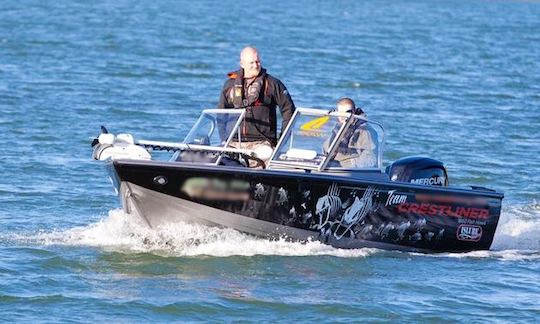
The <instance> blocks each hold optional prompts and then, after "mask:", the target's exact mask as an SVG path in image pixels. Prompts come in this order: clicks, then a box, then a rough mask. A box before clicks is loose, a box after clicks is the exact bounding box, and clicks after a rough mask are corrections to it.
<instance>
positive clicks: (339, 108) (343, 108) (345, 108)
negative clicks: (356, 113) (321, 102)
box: [336, 104, 353, 123]
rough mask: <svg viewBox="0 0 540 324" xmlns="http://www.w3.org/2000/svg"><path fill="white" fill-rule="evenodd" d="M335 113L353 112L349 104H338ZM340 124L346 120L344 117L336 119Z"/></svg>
mask: <svg viewBox="0 0 540 324" xmlns="http://www.w3.org/2000/svg"><path fill="white" fill-rule="evenodd" d="M336 108H337V109H336V111H338V112H340V113H349V114H350V113H351V112H352V111H353V107H352V106H351V105H349V104H338V105H337V107H336ZM338 119H339V121H340V122H342V123H343V122H344V121H345V120H346V119H347V118H346V117H338Z"/></svg>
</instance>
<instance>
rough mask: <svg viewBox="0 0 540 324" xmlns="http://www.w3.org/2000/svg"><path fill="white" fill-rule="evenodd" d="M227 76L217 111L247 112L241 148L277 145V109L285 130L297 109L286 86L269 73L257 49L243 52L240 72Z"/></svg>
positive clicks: (247, 49)
mask: <svg viewBox="0 0 540 324" xmlns="http://www.w3.org/2000/svg"><path fill="white" fill-rule="evenodd" d="M228 76H229V79H228V80H227V81H226V82H225V84H224V85H223V90H222V91H221V96H220V97H219V104H218V108H245V109H246V115H245V119H244V121H243V122H242V125H241V126H240V127H241V135H242V142H243V144H242V148H246V149H254V148H255V147H257V146H259V145H264V144H270V145H271V146H272V147H274V146H276V144H277V140H278V136H277V117H276V106H279V109H280V112H281V117H282V119H283V123H282V124H281V130H282V131H283V130H285V127H286V126H287V124H288V123H289V120H290V119H291V117H292V115H293V113H294V110H295V109H296V108H295V106H294V103H293V101H292V99H291V96H290V94H289V92H288V91H287V88H286V87H285V85H283V83H282V82H281V81H279V80H278V79H276V78H274V77H273V76H271V75H269V74H267V73H266V70H265V69H263V68H262V66H261V59H260V56H259V53H258V52H257V49H256V48H254V47H246V48H244V49H243V50H242V52H241V53H240V69H239V70H238V71H235V72H231V73H229V74H228Z"/></svg>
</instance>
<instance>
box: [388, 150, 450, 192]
mask: <svg viewBox="0 0 540 324" xmlns="http://www.w3.org/2000/svg"><path fill="white" fill-rule="evenodd" d="M386 173H387V174H388V176H389V177H390V180H392V181H401V182H409V183H414V184H420V185H427V186H441V187H446V186H448V173H447V172H446V168H445V167H444V165H443V164H442V162H441V161H437V160H434V159H431V158H427V157H417V156H413V157H406V158H402V159H399V160H397V161H395V162H394V163H392V164H391V165H390V166H388V167H387V168H386Z"/></svg>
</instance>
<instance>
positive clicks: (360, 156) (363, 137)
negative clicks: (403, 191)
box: [328, 98, 377, 168]
mask: <svg viewBox="0 0 540 324" xmlns="http://www.w3.org/2000/svg"><path fill="white" fill-rule="evenodd" d="M336 111H338V112H343V113H351V114H355V115H359V116H361V117H363V118H367V115H366V114H365V113H364V111H363V110H362V109H361V108H356V106H355V104H354V101H353V100H352V99H350V98H341V99H340V100H338V102H337V106H336ZM345 121H346V120H345V119H343V118H339V123H338V125H336V130H335V132H336V134H337V131H338V130H339V128H340V127H341V126H342V125H343V123H344V122H345ZM374 136H376V133H375V132H370V130H369V125H368V124H366V122H365V121H363V120H358V119H355V120H354V121H353V122H352V123H351V124H350V126H349V128H348V129H347V130H345V134H344V135H343V137H342V138H341V141H340V143H339V144H338V148H337V150H336V151H335V155H334V158H333V159H332V160H331V161H330V163H329V164H328V166H330V167H342V168H370V167H376V166H377V152H376V150H377V144H376V140H375V138H374Z"/></svg>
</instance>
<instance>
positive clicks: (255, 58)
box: [240, 46, 261, 78]
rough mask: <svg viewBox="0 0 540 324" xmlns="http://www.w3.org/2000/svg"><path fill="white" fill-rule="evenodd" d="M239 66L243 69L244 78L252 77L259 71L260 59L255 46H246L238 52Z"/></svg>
mask: <svg viewBox="0 0 540 324" xmlns="http://www.w3.org/2000/svg"><path fill="white" fill-rule="evenodd" d="M240 66H241V67H242V69H244V78H254V77H256V76H257V75H259V73H261V59H260V57H259V52H257V49H256V48H255V47H250V46H248V47H246V48H244V49H243V50H242V52H240Z"/></svg>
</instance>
